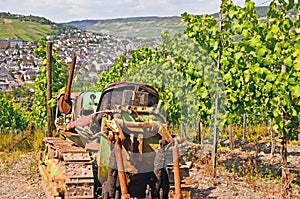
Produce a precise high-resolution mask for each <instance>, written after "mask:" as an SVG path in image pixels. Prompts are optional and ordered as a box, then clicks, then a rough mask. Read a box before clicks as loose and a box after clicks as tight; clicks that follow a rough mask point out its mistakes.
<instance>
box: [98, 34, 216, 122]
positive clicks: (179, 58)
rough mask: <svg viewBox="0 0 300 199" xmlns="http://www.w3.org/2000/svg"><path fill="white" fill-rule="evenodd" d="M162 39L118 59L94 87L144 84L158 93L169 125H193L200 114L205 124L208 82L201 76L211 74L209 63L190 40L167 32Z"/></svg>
mask: <svg viewBox="0 0 300 199" xmlns="http://www.w3.org/2000/svg"><path fill="white" fill-rule="evenodd" d="M161 36H162V41H161V43H160V44H158V45H157V46H156V47H155V48H152V49H151V48H148V47H146V46H143V47H140V48H138V49H136V50H133V51H132V52H131V57H130V58H128V59H126V57H125V56H121V57H120V58H118V59H117V60H116V61H115V63H114V66H113V67H112V68H111V69H110V70H108V71H105V72H103V73H101V74H100V75H99V80H98V85H97V88H98V89H100V90H102V89H104V88H105V87H106V86H107V85H108V84H110V83H112V82H116V81H135V82H143V83H147V84H149V85H152V86H153V87H154V88H156V89H157V90H158V91H159V94H160V99H161V100H160V104H159V108H160V110H163V112H164V113H165V114H166V117H167V119H168V121H169V123H170V124H172V125H175V126H177V127H178V126H179V125H180V124H184V125H193V124H194V123H197V122H198V121H199V119H200V117H199V115H200V116H201V118H202V120H203V121H205V122H207V124H208V123H209V121H210V115H211V101H210V96H209V90H208V89H209V83H210V82H209V81H210V80H211V79H209V78H207V80H204V79H205V78H204V77H203V76H204V75H207V74H208V72H209V71H210V69H211V67H210V66H211V65H212V64H211V62H212V61H211V60H210V59H208V58H207V54H206V53H205V51H203V50H202V48H199V45H198V44H196V43H195V42H194V41H193V40H190V39H186V38H183V37H182V35H180V34H177V35H175V36H174V37H171V36H170V35H169V33H168V32H167V31H164V32H162V33H161ZM204 66H206V67H204ZM207 76H209V75H207ZM199 103H201V105H200V104H199Z"/></svg>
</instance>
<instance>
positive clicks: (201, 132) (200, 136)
mask: <svg viewBox="0 0 300 199" xmlns="http://www.w3.org/2000/svg"><path fill="white" fill-rule="evenodd" d="M199 144H201V145H203V144H204V131H203V123H202V122H201V121H200V122H199Z"/></svg>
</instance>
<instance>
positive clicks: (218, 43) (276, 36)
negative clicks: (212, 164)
mask: <svg viewBox="0 0 300 199" xmlns="http://www.w3.org/2000/svg"><path fill="white" fill-rule="evenodd" d="M298 4H299V3H298ZM294 5H295V4H294V1H293V0H290V1H288V2H286V1H279V2H278V3H277V1H272V3H271V4H270V7H269V11H268V20H267V22H263V21H262V20H261V19H259V18H258V15H257V14H256V11H255V9H254V3H253V2H252V1H250V0H247V1H246V2H245V6H244V8H241V7H239V6H235V5H234V4H233V2H232V1H231V0H223V1H222V4H221V12H220V16H221V21H220V27H219V22H218V21H217V20H216V19H215V18H213V17H212V16H210V15H203V16H193V15H188V14H187V13H185V14H183V15H182V19H183V20H184V21H185V22H187V29H186V30H185V34H186V35H187V36H188V37H191V38H194V39H195V40H196V41H197V42H198V43H199V44H200V45H201V46H202V47H203V48H204V49H206V50H207V51H208V53H209V55H210V56H211V58H212V59H213V60H215V61H216V62H217V58H218V53H220V54H221V59H220V63H221V68H220V71H219V72H220V75H221V76H222V80H223V82H224V87H225V93H226V106H227V123H228V124H232V123H234V119H235V118H237V117H240V116H241V115H242V114H243V113H249V114H254V115H262V114H264V116H263V118H265V117H268V116H269V117H272V118H274V121H273V124H274V129H275V130H276V131H277V132H279V134H280V135H282V136H285V137H287V138H291V139H293V138H296V135H297V132H296V131H294V129H295V127H296V126H297V125H298V121H299V116H300V109H299V95H300V94H299V91H300V90H299V86H298V84H299V71H298V70H297V68H298V64H299V61H298V57H299V51H298V50H296V51H295V50H294V49H298V47H299V41H300V40H299V32H297V30H298V28H299V24H300V20H299V16H298V18H297V19H296V20H295V21H293V20H291V19H290V18H289V15H288V13H289V12H290V11H291V9H293V7H294ZM278 8H279V9H278ZM236 38H239V40H236ZM282 68H286V70H285V72H282ZM295 68H296V70H295Z"/></svg>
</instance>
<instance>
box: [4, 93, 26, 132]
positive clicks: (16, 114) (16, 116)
mask: <svg viewBox="0 0 300 199" xmlns="http://www.w3.org/2000/svg"><path fill="white" fill-rule="evenodd" d="M0 120H1V124H0V133H9V132H10V131H15V130H24V129H25V128H26V127H27V124H28V122H29V112H28V111H26V110H24V109H23V108H22V107H21V106H20V105H19V104H15V103H14V99H13V98H12V99H8V98H7V97H5V96H4V97H2V98H0Z"/></svg>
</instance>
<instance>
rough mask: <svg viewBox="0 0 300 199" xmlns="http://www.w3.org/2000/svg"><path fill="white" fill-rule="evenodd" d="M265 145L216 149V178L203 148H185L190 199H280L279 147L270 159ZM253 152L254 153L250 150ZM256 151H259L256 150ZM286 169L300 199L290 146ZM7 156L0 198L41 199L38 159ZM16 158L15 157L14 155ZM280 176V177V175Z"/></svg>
mask: <svg viewBox="0 0 300 199" xmlns="http://www.w3.org/2000/svg"><path fill="white" fill-rule="evenodd" d="M268 147H269V145H268V143H266V144H263V145H261V146H258V147H253V146H252V145H247V144H245V145H243V147H237V149H235V150H234V151H230V150H228V148H227V147H222V148H220V149H219V157H218V169H217V175H216V176H217V177H215V178H213V177H212V176H211V175H210V174H211V172H210V170H211V165H210V164H209V163H210V157H208V156H207V155H203V153H202V152H201V151H202V148H201V147H200V146H198V145H194V144H191V143H189V144H185V145H184V146H183V150H184V151H186V157H185V158H186V159H187V160H191V161H193V165H192V168H191V172H190V178H189V179H187V180H186V181H187V183H190V185H191V186H192V195H193V197H192V198H195V199H201V198H207V199H214V198H218V199H223V198H228V199H261V198H264V199H267V198H270V199H273V198H276V199H277V198H281V197H280V184H279V183H280V179H279V178H278V177H276V176H278V175H279V173H278V172H279V171H280V155H279V150H278V149H279V148H278V147H279V146H278V147H277V150H276V153H275V155H274V156H272V155H271V154H270V153H269V149H268ZM252 148H253V149H254V148H255V149H256V151H254V150H252ZM257 149H258V150H257ZM288 153H289V155H288V166H289V168H290V174H291V175H290V176H292V177H291V178H292V182H291V183H290V184H289V185H290V196H289V197H288V198H292V199H298V198H300V147H299V146H294V145H293V146H292V145H289V147H288ZM4 155H5V156H7V154H3V153H2V154H0V156H2V158H0V159H1V161H0V198H1V199H2V198H5V199H6V198H13V199H17V198H27V199H36V198H40V199H44V198H45V194H44V193H43V191H42V188H41V185H40V184H41V183H40V181H41V179H40V177H39V175H38V169H37V158H36V157H37V155H36V154H35V153H32V152H30V153H27V154H22V155H18V156H17V158H15V159H14V160H13V161H12V160H9V161H6V160H5V158H3V157H4ZM14 156H15V155H14ZM279 176H280V175H279Z"/></svg>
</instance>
